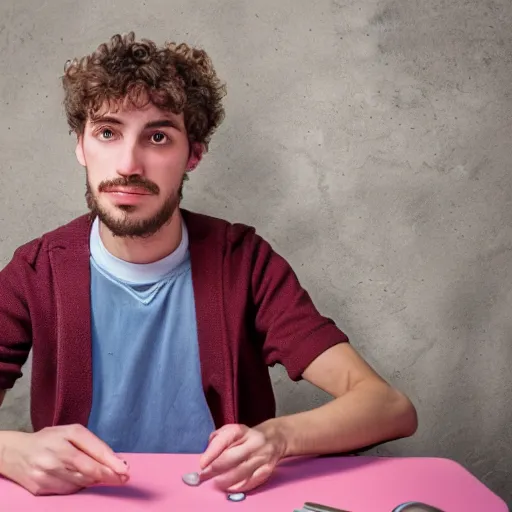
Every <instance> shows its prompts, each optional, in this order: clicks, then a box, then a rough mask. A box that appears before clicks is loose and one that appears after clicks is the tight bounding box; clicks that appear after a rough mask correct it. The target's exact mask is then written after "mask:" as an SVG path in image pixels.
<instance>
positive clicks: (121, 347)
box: [88, 219, 215, 453]
mask: <svg viewBox="0 0 512 512" xmlns="http://www.w3.org/2000/svg"><path fill="white" fill-rule="evenodd" d="M90 248H91V258H90V265H91V311H92V324H91V326H92V362H93V369H92V372H93V398H92V410H91V414H90V417H89V424H88V428H89V429H90V430H91V431H92V432H93V433H94V434H96V435H97V436H98V437H99V438H100V439H102V440H103V441H105V442H106V443H107V444H109V445H110V447H111V448H112V449H113V450H114V451H117V452H127V453H128V452H145V453H200V452H202V451H204V449H205V448H206V446H207V443H208V436H209V435H210V433H211V432H212V431H213V429H214V428H215V427H214V423H213V419H212V416H211V413H210V410H209V408H208V405H207V403H206V399H205V396H204V392H203V387H202V381H201V368H200V363H199V348H198V340H197V324H196V312H195V302H194V293H193V288H192V276H191V267H190V256H189V251H188V233H187V230H186V227H185V225H184V224H183V230H182V240H181V243H180V245H179V247H178V248H177V249H176V250H175V251H174V252H173V253H172V254H170V255H169V256H167V257H166V258H164V259H162V260H160V261H157V262H155V263H151V264H134V263H129V262H126V261H123V260H120V259H118V258H116V257H115V256H113V255H112V254H110V253H109V252H108V251H107V250H106V248H105V246H104V245H103V243H102V241H101V238H100V234H99V224H98V220H97V219H96V221H95V222H94V224H93V228H92V231H91V238H90Z"/></svg>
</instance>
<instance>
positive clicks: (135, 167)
mask: <svg viewBox="0 0 512 512" xmlns="http://www.w3.org/2000/svg"><path fill="white" fill-rule="evenodd" d="M143 172H144V167H143V165H142V158H141V155H140V151H139V148H138V147H137V145H136V144H126V145H125V146H124V147H123V148H122V152H121V154H120V157H119V161H118V164H117V174H119V175H121V176H131V175H133V174H143Z"/></svg>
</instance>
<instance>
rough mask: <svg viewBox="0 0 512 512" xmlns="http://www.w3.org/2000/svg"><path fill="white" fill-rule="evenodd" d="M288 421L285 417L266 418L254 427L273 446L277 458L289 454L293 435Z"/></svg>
mask: <svg viewBox="0 0 512 512" xmlns="http://www.w3.org/2000/svg"><path fill="white" fill-rule="evenodd" d="M288 423H289V422H288V421H286V418H284V417H281V418H273V419H271V420H267V421H265V422H264V423H261V424H260V425H258V426H257V427H256V429H257V430H259V431H260V432H262V433H263V434H264V435H265V437H266V438H267V440H268V441H269V442H271V443H272V444H273V445H274V446H275V448H276V451H277V455H278V457H279V459H284V458H286V457H289V456H290V454H291V453H290V452H291V444H292V438H293V435H292V432H291V431H290V428H289V425H288Z"/></svg>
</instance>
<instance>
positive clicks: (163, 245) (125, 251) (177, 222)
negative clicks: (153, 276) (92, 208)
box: [99, 208, 182, 264]
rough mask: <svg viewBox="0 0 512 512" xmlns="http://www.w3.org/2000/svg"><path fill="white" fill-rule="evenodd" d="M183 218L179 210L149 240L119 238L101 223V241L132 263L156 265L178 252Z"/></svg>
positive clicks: (118, 256) (111, 251)
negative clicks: (157, 262)
mask: <svg viewBox="0 0 512 512" xmlns="http://www.w3.org/2000/svg"><path fill="white" fill-rule="evenodd" d="M181 223H182V217H181V214H180V211H179V209H178V208H177V209H176V211H175V212H174V213H173V216H172V218H171V220H170V222H168V223H167V224H165V225H164V226H162V227H161V228H160V229H159V230H158V231H157V232H156V233H155V234H153V235H151V236H149V237H147V238H141V237H136V238H130V237H117V236H114V235H113V234H112V232H111V231H110V230H109V229H108V228H107V227H106V226H105V225H104V224H103V223H102V222H101V221H100V225H99V231H100V237H101V241H102V242H103V245H104V246H105V248H106V249H107V251H108V252H109V253H110V254H112V255H114V256H115V257H116V258H119V259H121V260H124V261H128V262H130V263H139V264H145V263H154V262H155V261H158V260H161V259H162V258H165V257H166V256H168V255H169V254H171V253H172V252H174V251H175V250H176V248H177V247H178V246H179V244H180V242H181V233H182V232H181V230H182V225H181Z"/></svg>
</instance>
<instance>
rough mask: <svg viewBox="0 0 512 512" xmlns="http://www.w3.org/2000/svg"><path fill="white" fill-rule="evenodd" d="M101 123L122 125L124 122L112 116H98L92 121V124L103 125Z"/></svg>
mask: <svg viewBox="0 0 512 512" xmlns="http://www.w3.org/2000/svg"><path fill="white" fill-rule="evenodd" d="M101 123H111V124H119V125H122V124H123V122H122V121H121V120H120V119H117V118H116V117H111V116H98V117H95V118H93V119H91V124H101Z"/></svg>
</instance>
